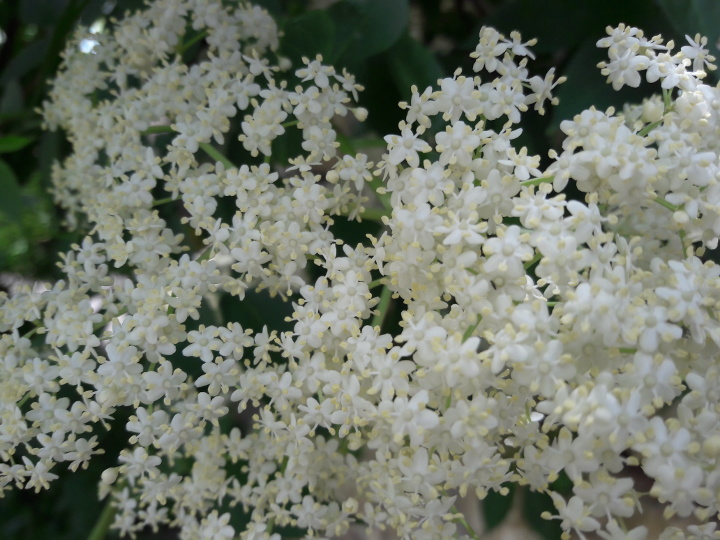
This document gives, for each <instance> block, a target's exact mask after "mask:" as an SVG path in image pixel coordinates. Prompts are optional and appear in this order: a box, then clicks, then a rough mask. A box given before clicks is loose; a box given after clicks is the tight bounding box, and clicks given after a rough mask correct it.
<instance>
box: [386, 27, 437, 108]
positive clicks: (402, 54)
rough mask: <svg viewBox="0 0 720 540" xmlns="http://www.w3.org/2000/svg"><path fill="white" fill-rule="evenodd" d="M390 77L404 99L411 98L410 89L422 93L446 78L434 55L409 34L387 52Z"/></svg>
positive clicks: (404, 34) (405, 33) (404, 35)
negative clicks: (414, 86) (414, 87)
mask: <svg viewBox="0 0 720 540" xmlns="http://www.w3.org/2000/svg"><path fill="white" fill-rule="evenodd" d="M386 54H387V60H388V65H389V68H390V75H391V76H392V78H393V81H394V82H395V87H396V88H397V89H398V90H399V92H400V95H401V96H402V97H403V99H409V98H410V87H411V86H412V85H416V86H417V87H418V89H419V91H420V92H422V91H423V90H425V88H427V87H428V86H433V85H436V84H437V81H438V79H441V78H442V77H443V76H444V73H443V69H442V67H441V66H440V64H439V63H438V61H437V60H436V59H435V57H434V56H433V54H432V53H431V52H430V51H428V50H427V49H426V48H425V47H423V46H422V45H421V44H420V43H418V42H417V40H415V39H414V38H413V37H412V36H411V35H410V33H409V32H407V31H406V32H404V33H403V35H402V37H401V38H400V39H399V40H398V41H397V42H396V43H395V45H393V46H392V47H391V48H390V49H389V50H388V51H387V53H386Z"/></svg>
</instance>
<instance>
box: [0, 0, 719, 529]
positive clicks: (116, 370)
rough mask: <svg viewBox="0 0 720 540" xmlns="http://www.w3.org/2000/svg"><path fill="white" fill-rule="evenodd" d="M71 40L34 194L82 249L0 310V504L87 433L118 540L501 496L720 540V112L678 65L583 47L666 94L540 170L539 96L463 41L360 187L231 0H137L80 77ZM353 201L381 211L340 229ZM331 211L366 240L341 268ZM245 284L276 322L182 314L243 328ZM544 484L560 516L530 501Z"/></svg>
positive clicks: (310, 106) (512, 41) (450, 508)
mask: <svg viewBox="0 0 720 540" xmlns="http://www.w3.org/2000/svg"><path fill="white" fill-rule="evenodd" d="M84 37H85V36H84V34H83V33H82V31H80V32H79V33H78V34H77V35H76V38H75V41H74V42H73V43H71V44H70V46H69V48H68V49H67V51H66V53H65V57H64V63H63V66H62V68H61V71H60V73H59V74H58V75H57V77H56V79H55V81H54V86H53V89H52V91H51V94H50V99H49V100H48V102H47V103H46V104H45V106H44V108H43V114H44V118H45V122H46V124H47V126H48V127H49V128H51V129H57V128H62V129H64V130H65V132H66V134H67V137H68V139H69V140H70V142H71V143H72V147H73V152H72V154H71V155H70V156H69V157H68V158H67V159H66V160H65V161H64V162H63V163H62V164H58V165H57V166H56V167H55V169H54V171H53V182H54V184H53V185H54V193H55V196H56V199H57V201H58V203H59V204H60V205H61V206H63V207H64V208H65V209H66V211H67V215H68V220H69V223H70V225H71V226H73V227H76V228H78V229H80V230H84V231H85V232H86V233H87V236H86V237H85V240H84V241H83V242H82V244H81V245H75V246H73V247H72V249H71V250H70V251H69V252H68V253H66V254H64V255H63V256H62V262H61V268H62V271H63V273H64V275H65V279H63V280H62V281H59V282H58V283H55V284H45V285H42V286H41V285H38V286H36V287H34V288H29V287H26V288H21V289H19V290H17V291H15V292H14V294H12V295H11V296H9V297H8V296H2V298H0V306H1V307H2V309H1V310H0V331H2V332H3V333H2V335H1V336H0V420H1V421H0V458H1V459H2V462H0V490H3V491H4V490H9V489H13V488H27V489H33V488H34V489H36V490H39V489H43V488H47V487H48V485H49V483H50V482H52V481H53V480H54V479H56V478H57V475H56V473H55V472H53V469H54V468H56V467H60V466H63V465H64V466H66V467H68V468H70V469H71V470H76V469H78V468H80V467H86V466H87V464H88V463H89V461H90V460H91V459H92V457H93V455H95V454H98V453H101V452H103V451H104V450H105V449H103V448H102V445H101V440H102V434H103V433H104V431H105V430H106V429H107V428H108V427H109V426H111V425H112V427H113V429H118V428H119V429H124V430H125V432H126V433H127V437H128V444H127V446H126V448H124V449H122V450H121V451H120V453H119V455H118V456H117V463H116V465H115V466H114V467H112V468H109V469H107V470H105V472H104V473H103V474H102V479H101V483H100V495H101V496H102V497H107V499H108V501H109V504H110V505H111V508H112V509H113V511H114V520H113V524H112V525H113V527H114V528H116V529H117V530H119V531H120V533H121V534H130V535H132V534H134V533H135V532H137V531H139V530H141V529H143V528H145V527H154V528H157V527H158V526H160V525H168V526H171V527H175V528H177V529H178V530H179V531H180V536H181V538H183V539H196V538H213V539H226V540H230V539H232V538H237V537H239V538H242V539H248V540H249V539H271V540H277V539H279V538H280V537H281V532H282V530H283V528H284V527H288V526H292V527H296V528H300V529H302V530H304V531H305V532H306V534H307V537H315V538H317V537H325V538H329V537H342V536H343V535H344V534H345V533H346V531H348V529H349V527H350V526H351V525H352V524H355V523H363V524H364V525H365V526H367V527H370V528H375V529H387V528H390V529H393V530H394V531H395V532H396V533H397V534H398V535H399V536H401V537H403V538H413V539H423V538H428V539H436V538H463V539H464V538H470V535H473V536H474V535H475V533H474V532H473V531H471V530H469V529H468V525H467V523H466V522H465V521H464V520H463V519H462V516H461V515H460V514H459V513H458V511H457V509H456V507H455V503H456V501H457V499H458V497H459V496H466V495H467V494H475V495H476V496H477V497H480V498H483V497H484V496H485V495H486V494H487V493H488V492H489V491H499V492H505V490H506V487H504V486H505V485H506V484H507V483H508V482H512V483H516V484H520V485H527V486H529V487H530V488H531V489H534V490H541V491H547V492H550V494H551V496H552V499H553V502H554V504H555V507H556V514H555V515H549V514H548V515H546V516H545V517H547V518H549V519H558V520H560V521H561V525H562V528H563V530H564V531H566V533H570V532H574V533H576V534H577V535H578V536H579V537H581V538H582V537H584V533H586V532H590V531H594V532H597V533H598V534H599V535H600V536H601V537H602V538H604V539H607V540H620V539H624V538H633V539H636V540H642V539H645V538H647V530H646V529H645V528H644V527H637V528H635V529H633V530H631V531H627V530H625V526H624V520H625V519H627V518H630V517H632V516H633V515H635V514H637V513H640V512H641V508H642V506H641V503H642V501H643V499H647V498H651V499H656V500H657V501H659V502H660V503H661V504H662V505H663V506H664V508H665V515H666V516H667V517H669V516H672V515H674V514H678V515H680V516H690V515H693V516H694V517H695V518H696V519H697V520H698V521H699V524H698V525H696V526H692V527H689V528H688V529H687V530H685V531H683V530H680V529H678V528H674V527H668V528H667V530H666V531H665V532H664V533H663V534H662V536H661V538H662V539H663V540H676V539H678V540H679V539H683V538H713V537H716V534H715V532H714V531H715V522H714V521H713V519H715V518H716V517H717V515H718V510H719V509H720V507H719V498H718V494H719V493H720V472H718V471H720V467H719V466H718V465H719V463H718V460H719V459H720V418H719V415H720V393H719V392H720V391H719V390H718V388H720V368H719V367H718V364H717V361H716V359H717V358H718V357H719V353H720V350H719V347H720V323H719V322H718V310H719V308H720V267H718V266H717V265H716V264H715V263H713V262H712V261H710V260H706V259H704V258H703V257H704V255H705V248H706V247H707V248H715V247H716V245H717V237H718V233H720V189H719V188H718V185H720V184H719V182H718V180H720V174H719V171H718V164H719V163H720V162H719V160H718V151H719V149H718V148H717V147H718V145H720V137H718V134H719V133H720V116H719V114H720V107H719V106H718V105H717V104H718V103H720V90H718V88H716V87H711V86H708V85H706V84H704V83H703V77H704V72H703V71H702V69H705V68H710V67H711V66H712V64H711V62H712V60H713V59H712V58H711V57H710V56H709V55H708V52H707V51H706V50H705V49H704V48H703V47H704V44H705V42H703V41H702V40H700V39H699V38H696V39H695V40H694V41H693V40H690V45H689V46H685V47H683V48H682V49H681V50H680V51H679V52H677V53H675V54H671V52H672V44H671V43H669V44H667V45H663V44H662V41H661V40H660V38H653V39H650V40H648V39H646V38H644V37H643V35H642V33H641V32H640V31H639V30H637V29H634V28H628V27H624V26H621V27H619V28H617V29H609V37H608V38H604V39H602V40H600V41H599V42H598V45H599V46H602V47H608V49H609V55H610V62H609V63H605V64H603V65H602V66H601V67H602V69H603V72H604V73H605V74H607V75H608V77H609V79H610V82H612V83H613V86H615V87H619V86H622V85H623V84H630V85H636V84H638V83H639V80H638V77H639V75H638V73H639V71H641V70H645V71H646V74H647V78H648V81H650V82H655V81H659V82H660V85H661V88H662V91H663V96H662V97H658V98H652V99H649V100H648V101H646V102H645V103H643V104H642V105H640V106H629V107H628V108H627V109H626V110H625V111H624V112H623V114H617V113H616V112H615V111H613V110H608V111H606V112H600V111H597V110H594V109H590V110H588V111H584V112H583V113H582V114H580V115H578V116H576V117H575V118H574V119H573V120H572V121H566V122H563V123H562V125H561V129H562V131H563V132H564V133H565V134H566V135H567V137H566V139H565V141H564V143H563V147H562V150H561V151H560V152H553V154H552V156H551V157H552V159H553V161H552V164H551V165H550V166H549V168H547V170H545V171H541V170H540V166H541V165H540V157H539V156H535V155H531V154H529V153H528V151H527V148H524V147H518V144H517V142H516V140H517V139H518V137H519V136H520V134H521V132H522V129H521V127H519V124H520V122H521V120H522V117H523V115H524V114H525V113H526V112H528V110H529V109H531V108H532V109H534V110H535V111H537V112H539V113H543V112H544V110H545V106H546V105H547V104H550V105H552V104H555V103H556V102H557V100H556V98H554V97H553V94H552V92H553V88H554V87H555V85H556V84H558V83H561V82H562V79H556V78H555V75H554V72H553V71H552V70H551V71H550V72H548V73H547V74H545V75H543V76H539V75H531V73H530V68H529V66H528V64H529V63H530V60H532V59H533V54H532V51H531V47H532V45H533V42H527V43H524V42H523V41H522V39H521V37H520V35H519V34H516V33H513V34H511V35H510V37H509V38H507V37H505V36H503V35H501V34H500V33H498V32H497V31H495V30H493V29H490V28H484V29H483V30H482V31H481V33H480V39H479V44H478V46H477V48H476V50H475V52H474V53H473V54H472V57H473V58H474V59H475V64H474V66H473V69H474V74H473V75H472V76H467V75H463V74H462V73H461V72H460V71H458V72H456V73H455V74H454V75H453V76H452V77H448V78H445V79H442V80H440V81H438V88H427V89H425V90H424V91H422V93H420V91H419V90H418V89H416V88H414V89H413V93H412V99H411V100H410V101H409V102H408V103H403V104H401V106H402V107H403V108H404V110H405V111H406V119H405V121H403V122H402V123H401V124H400V126H399V133H398V134H391V135H388V136H387V137H385V141H386V142H387V151H386V153H385V154H384V155H383V157H382V161H381V163H380V164H379V165H378V166H377V167H375V166H374V165H373V163H371V162H370V161H368V158H367V157H366V156H365V155H363V154H357V155H355V156H351V155H347V154H342V153H341V152H339V150H338V149H339V146H340V145H339V143H338V129H337V127H336V126H337V123H336V119H337V118H338V117H342V116H347V115H348V114H349V113H352V114H354V115H355V116H356V117H357V118H358V119H359V120H362V119H363V118H364V116H365V111H364V110H362V109H360V108H358V107H356V106H355V105H354V103H355V101H356V99H357V91H358V90H360V87H359V86H358V85H357V84H356V83H355V81H354V79H353V77H352V76H351V75H350V74H348V73H346V72H344V71H343V72H338V71H337V70H336V69H334V68H333V67H331V66H327V65H325V64H323V62H322V59H321V58H315V59H312V60H311V59H307V60H305V61H304V64H303V65H302V66H290V65H289V62H288V61H287V60H286V59H283V58H281V57H279V56H278V54H277V50H278V39H279V38H278V30H277V27H276V26H275V23H274V22H273V20H272V19H271V18H270V16H269V15H268V14H267V13H266V12H264V11H263V10H261V9H259V8H257V7H253V6H251V5H247V4H238V5H233V6H231V7H227V6H225V5H223V3H222V2H220V1H219V0H157V1H154V2H152V3H150V4H149V5H148V7H147V9H145V10H144V11H142V12H139V13H136V14H133V15H129V16H127V17H125V18H124V19H123V20H122V21H120V22H118V23H117V25H116V26H115V27H114V29H113V32H112V33H110V34H106V35H99V36H93V39H95V40H97V41H98V44H97V45H96V46H95V48H94V50H93V51H92V54H84V53H81V52H80V51H79V50H78V46H77V45H78V43H79V42H80V41H81V40H82V39H83V38H84ZM198 42H202V43H203V47H202V49H201V52H200V53H199V56H197V57H192V61H187V60H186V58H187V51H188V50H189V49H191V48H192V46H193V44H197V43H198ZM438 126H440V127H439V128H438ZM291 131H292V132H293V133H294V134H295V135H298V136H299V137H297V138H298V140H299V141H301V142H299V145H297V147H296V148H295V149H294V150H292V151H293V152H297V153H296V154H295V155H294V157H293V158H291V159H290V160H289V162H287V163H283V162H281V161H280V160H279V159H278V157H277V156H278V155H279V152H278V150H277V148H278V147H277V145H278V144H279V143H280V142H282V141H283V140H285V139H289V138H290V137H291V133H290V132H291ZM231 136H232V139H233V140H231ZM231 142H232V143H235V144H238V143H239V144H240V146H241V147H242V150H240V147H238V146H232V145H231V144H230V143H231ZM218 147H225V148H226V149H231V148H236V151H235V152H230V151H227V155H225V153H223V152H221V151H220V150H219V149H218ZM289 147H290V148H292V146H289ZM373 175H375V176H376V177H378V178H374V177H373ZM380 178H382V182H379V181H378V180H379V179H380ZM569 182H573V183H574V185H575V186H576V187H577V188H578V189H579V190H580V192H582V193H584V194H585V200H584V201H580V200H567V198H566V197H565V196H564V195H563V194H562V193H561V191H562V190H563V189H564V188H565V186H566V185H567V184H568V183H569ZM379 184H382V185H381V186H380V187H378V185H379ZM370 188H373V189H375V191H376V194H377V196H378V200H379V201H380V203H381V204H382V208H378V209H367V208H365V204H366V203H367V198H366V196H365V195H366V192H367V191H368V190H369V189H370ZM165 204H174V205H175V208H177V209H181V211H179V215H168V214H167V213H163V212H162V211H161V210H162V209H163V205H165ZM371 210H372V211H371ZM226 215H231V216H232V217H231V219H227V218H226V217H223V216H226ZM161 216H164V217H161ZM335 216H343V217H345V218H350V219H356V218H357V219H372V218H373V216H375V217H378V216H380V219H381V220H382V223H383V225H384V229H383V231H382V232H381V233H380V234H378V235H377V236H376V237H372V238H371V239H370V242H369V243H368V245H362V244H359V245H355V246H352V245H347V244H343V243H342V242H341V240H339V239H337V238H335V237H334V234H333V232H332V230H331V229H330V226H331V225H332V223H333V218H334V217H335ZM309 262H310V264H308V263H309ZM250 287H252V288H267V289H269V291H271V292H272V293H274V294H280V295H281V296H282V297H283V298H285V299H286V301H287V302H290V303H291V305H292V309H293V312H292V316H291V317H290V319H289V321H288V322H289V324H290V328H291V329H290V330H286V331H278V330H277V329H273V328H267V327H265V328H264V329H263V330H262V331H256V332H253V331H251V330H249V329H246V328H243V326H242V325H241V324H240V323H238V322H235V321H219V320H215V319H213V317H212V316H209V311H210V308H211V306H212V305H213V303H214V302H217V298H218V296H220V295H222V296H223V297H224V298H229V299H230V300H231V301H232V302H236V303H237V304H238V305H239V306H240V308H241V309H248V310H250V309H254V306H252V305H249V302H248V301H247V300H245V301H244V298H245V292H246V291H247V290H248V288H250ZM393 299H394V304H393V305H394V306H395V308H396V309H397V310H398V314H399V317H398V318H399V320H400V327H399V331H398V332H397V333H396V334H395V335H392V334H390V333H383V331H382V327H383V322H384V317H385V315H387V313H388V311H389V307H388V306H389V305H390V304H391V303H392V300H393ZM128 415H129V419H128V420H127V421H126V422H124V425H119V426H118V422H115V420H116V419H117V418H123V417H125V418H126V417H127V416H128ZM627 466H640V467H641V468H642V470H643V472H644V473H645V474H646V475H647V476H648V477H649V478H650V479H651V480H652V487H651V489H650V491H649V492H648V493H641V492H640V491H639V490H638V489H637V488H636V486H635V485H634V480H633V478H632V477H631V476H629V475H627V474H625V470H626V467H627ZM55 470H56V469H55ZM561 473H564V474H566V475H567V476H568V477H569V478H570V480H571V481H572V486H573V487H572V494H570V495H567V496H563V495H561V494H559V493H556V492H554V491H553V486H552V484H553V482H554V481H555V480H556V479H557V478H558V477H559V475H560V474H561ZM0 493H1V492H0ZM239 516H240V517H239Z"/></svg>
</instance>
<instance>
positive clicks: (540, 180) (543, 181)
mask: <svg viewBox="0 0 720 540" xmlns="http://www.w3.org/2000/svg"><path fill="white" fill-rule="evenodd" d="M554 180H555V177H554V176H544V177H542V178H533V179H531V180H525V181H524V182H520V185H521V186H539V185H540V184H551V183H552V182H553V181H554Z"/></svg>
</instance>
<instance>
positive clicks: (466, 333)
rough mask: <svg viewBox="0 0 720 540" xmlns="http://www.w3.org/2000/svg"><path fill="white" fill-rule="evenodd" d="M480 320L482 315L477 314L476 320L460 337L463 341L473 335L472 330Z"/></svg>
mask: <svg viewBox="0 0 720 540" xmlns="http://www.w3.org/2000/svg"><path fill="white" fill-rule="evenodd" d="M480 321H482V315H478V316H477V320H476V321H475V324H473V325H471V326H468V327H467V329H466V330H465V332H464V333H463V338H462V340H463V342H465V341H467V339H468V338H469V337H470V336H472V335H473V332H474V331H475V329H476V328H477V327H478V325H479V324H480Z"/></svg>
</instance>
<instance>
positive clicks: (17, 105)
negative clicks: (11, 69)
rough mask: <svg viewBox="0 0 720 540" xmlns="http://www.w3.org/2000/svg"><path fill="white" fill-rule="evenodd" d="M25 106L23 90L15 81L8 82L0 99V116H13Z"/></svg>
mask: <svg viewBox="0 0 720 540" xmlns="http://www.w3.org/2000/svg"><path fill="white" fill-rule="evenodd" d="M24 106H25V98H24V97H23V89H22V86H20V83H19V82H18V81H17V79H13V80H11V81H8V82H7V84H6V85H5V89H4V91H3V93H2V99H0V114H9V115H15V114H18V113H21V112H22V109H23V107H24Z"/></svg>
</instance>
